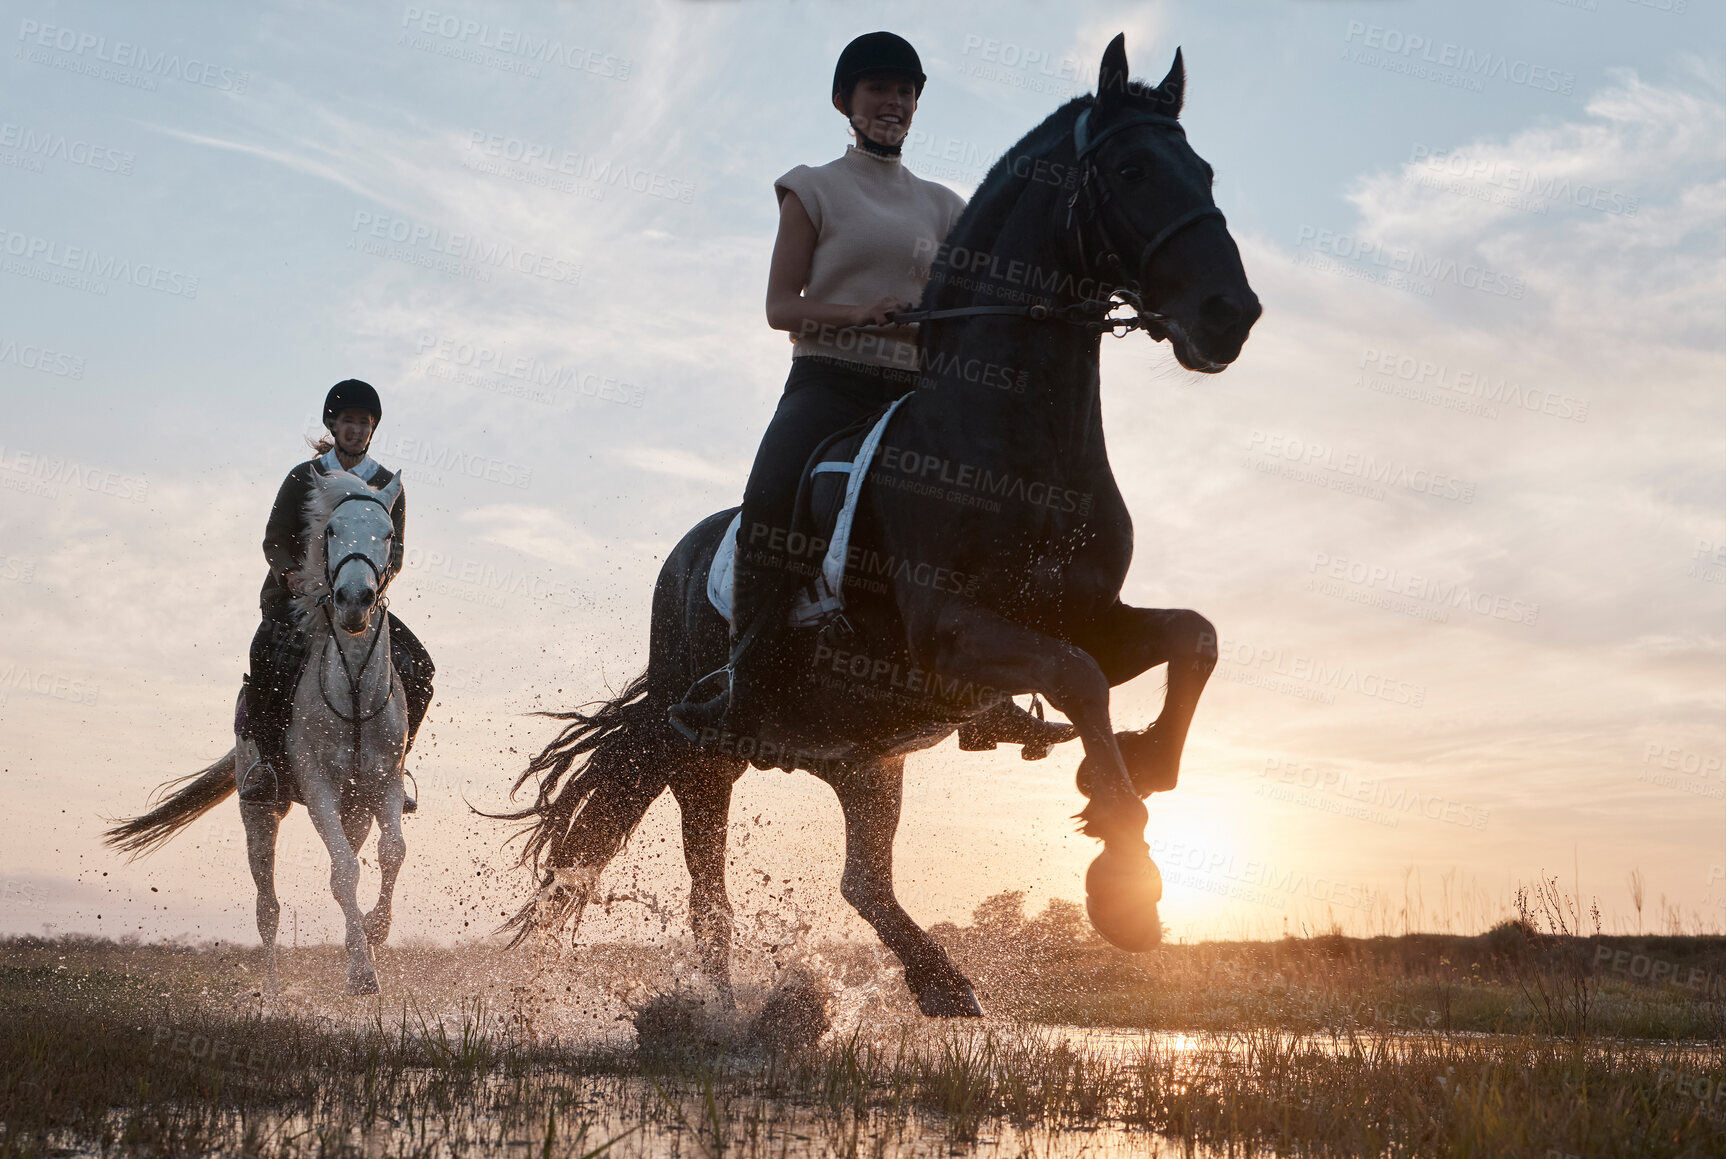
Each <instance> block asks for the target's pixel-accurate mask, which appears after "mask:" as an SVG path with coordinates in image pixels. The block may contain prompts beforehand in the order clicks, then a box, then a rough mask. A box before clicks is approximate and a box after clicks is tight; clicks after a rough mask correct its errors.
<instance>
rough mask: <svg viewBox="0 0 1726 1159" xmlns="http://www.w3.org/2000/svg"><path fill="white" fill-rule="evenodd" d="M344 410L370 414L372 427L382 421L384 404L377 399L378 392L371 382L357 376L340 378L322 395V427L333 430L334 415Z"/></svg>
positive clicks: (334, 425)
mask: <svg viewBox="0 0 1726 1159" xmlns="http://www.w3.org/2000/svg"><path fill="white" fill-rule="evenodd" d="M345 410H363V411H365V412H366V413H368V414H370V415H371V416H372V426H374V427H375V426H377V425H378V424H379V423H381V422H383V421H384V404H383V403H381V402H379V401H378V392H377V391H375V390H373V389H372V385H371V383H369V382H361V381H360V380H359V379H357V378H344V379H342V380H341V381H340V382H338V383H336V384H335V385H334V386H332V387H330V393H328V394H326V395H325V396H324V429H325V430H327V431H333V430H335V429H336V416H337V415H339V414H341V413H342V412H343V411H345Z"/></svg>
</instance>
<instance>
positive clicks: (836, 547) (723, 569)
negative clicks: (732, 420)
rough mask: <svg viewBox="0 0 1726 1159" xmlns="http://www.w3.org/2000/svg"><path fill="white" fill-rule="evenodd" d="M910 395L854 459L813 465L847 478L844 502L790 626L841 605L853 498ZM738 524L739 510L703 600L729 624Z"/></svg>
mask: <svg viewBox="0 0 1726 1159" xmlns="http://www.w3.org/2000/svg"><path fill="white" fill-rule="evenodd" d="M909 397H910V395H901V396H900V397H898V398H896V399H894V400H893V403H892V405H891V406H889V407H888V408H887V409H886V411H884V412H883V413H882V415H881V417H880V418H879V419H877V420H876V422H875V425H874V426H872V427H870V428H869V433H868V434H867V435H865V436H863V442H862V444H861V445H860V446H858V448H857V457H856V458H854V459H852V460H851V461H850V462H848V463H845V462H840V463H817V464H815V466H814V468H813V469H812V471H811V473H812V474H817V475H819V474H824V473H827V472H838V473H842V474H846V475H849V476H850V478H849V479H848V480H846V483H845V500H844V502H843V504H841V506H840V508H839V518H838V520H837V521H836V522H835V523H834V525H833V538H832V539H830V540H829V541H828V543H827V554H826V556H825V557H823V559H822V561H821V574H820V575H818V576H816V577H815V582H814V583H813V584H810V585H807V586H805V587H802V588H799V589H798V590H797V598H796V599H795V600H794V601H793V603H792V606H791V611H790V613H789V615H788V616H787V618H786V622H787V623H789V624H790V625H791V626H792V627H794V628H803V627H808V626H811V625H814V624H819V623H820V622H822V621H823V620H825V619H826V618H827V617H829V616H831V615H833V614H834V613H835V612H838V611H839V610H840V609H842V608H843V607H844V606H845V557H846V555H847V554H849V552H850V548H851V525H852V522H853V520H854V519H855V517H856V515H857V497H858V496H859V495H861V494H862V493H863V479H864V477H865V476H866V475H868V474H869V464H870V463H872V462H874V461H875V448H876V447H878V446H880V444H881V436H882V435H883V434H885V433H886V431H887V422H888V420H889V419H891V418H892V417H893V412H894V411H896V410H898V409H899V404H900V403H902V402H904V401H905V400H906V399H907V398H909ZM742 524H743V513H742V512H738V513H737V514H736V515H733V516H732V517H731V522H730V524H729V525H727V526H726V528H725V535H724V537H723V538H721V539H720V541H719V548H718V550H717V551H715V552H714V553H713V564H712V566H711V567H709V568H708V569H707V599H708V601H709V602H710V603H712V604H713V607H714V610H716V611H717V612H718V613H719V614H720V615H722V616H724V617H725V620H726V622H727V623H730V624H732V625H733V626H735V621H734V620H733V619H732V600H731V591H732V581H733V578H734V577H735V575H736V571H737V530H738V528H739V527H741V526H742Z"/></svg>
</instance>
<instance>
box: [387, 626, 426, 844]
mask: <svg viewBox="0 0 1726 1159" xmlns="http://www.w3.org/2000/svg"><path fill="white" fill-rule="evenodd" d="M389 616H390V664H391V665H392V666H393V667H394V668H395V670H396V675H397V676H398V677H400V678H401V682H402V693H403V694H404V695H405V696H406V697H407V708H408V743H407V748H406V749H404V750H403V752H402V765H403V770H402V771H403V772H404V773H406V772H407V769H406V765H407V754H408V753H410V752H412V751H413V747H414V737H415V736H417V735H419V730H420V722H421V721H423V720H425V718H426V710H427V709H429V708H430V707H431V702H432V677H433V676H434V675H435V674H436V673H437V669H436V667H435V666H434V665H433V664H432V658H431V653H429V652H427V651H426V647H425V645H424V644H422V643H420V639H419V637H418V636H416V635H414V634H413V633H412V632H410V631H409V630H408V628H407V626H406V625H405V624H403V623H402V622H401V621H400V620H398V619H396V616H395V613H394V612H391V613H390V614H389ZM408 775H411V774H408ZM414 788H415V789H418V788H419V785H418V782H415V785H414ZM418 809H419V802H418V801H417V800H415V799H414V797H413V796H412V795H411V794H409V793H408V792H407V789H406V786H403V789H402V812H403V813H412V812H415V811H417V810H418Z"/></svg>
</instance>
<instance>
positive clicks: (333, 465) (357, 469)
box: [318, 447, 383, 483]
mask: <svg viewBox="0 0 1726 1159" xmlns="http://www.w3.org/2000/svg"><path fill="white" fill-rule="evenodd" d="M318 462H320V463H322V464H323V465H324V470H326V471H330V472H332V473H333V472H336V471H347V472H348V474H350V475H358V476H359V477H360V478H361V479H363V480H365V481H366V482H367V483H370V482H371V481H372V476H373V475H375V474H377V473H378V468H379V467H381V466H383V464H382V463H380V462H378V461H377V460H376V459H374V458H372V457H371V456H370V455H366V456H365V457H363V458H362V459H360V461H359V462H357V463H355V464H354V465H353V467H352V469H349V468H347V467H344V466H342V461H341V460H340V459H338V458H336V449H335V448H334V447H331V448H330V449H329V450H327V451H325V452H324V453H323V454H322V455H320V456H318Z"/></svg>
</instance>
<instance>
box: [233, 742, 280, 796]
mask: <svg viewBox="0 0 1726 1159" xmlns="http://www.w3.org/2000/svg"><path fill="white" fill-rule="evenodd" d="M234 761H235V767H234V787H235V788H236V789H238V790H239V796H240V800H241V801H243V802H245V803H246V804H264V803H268V804H271V805H274V804H276V803H277V802H279V801H280V800H281V795H282V794H281V784H282V782H281V778H280V777H279V776H278V775H277V773H276V768H275V766H274V765H272V764H270V762H269V761H267V760H265V759H264V756H263V753H262V752H260V751H259V750H258V742H257V741H255V740H253V739H252V738H251V737H246V738H244V744H243V745H236V746H235V750H234ZM241 764H245V766H246V767H245V768H243V769H242V768H240V767H239V766H240V765H241Z"/></svg>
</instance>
